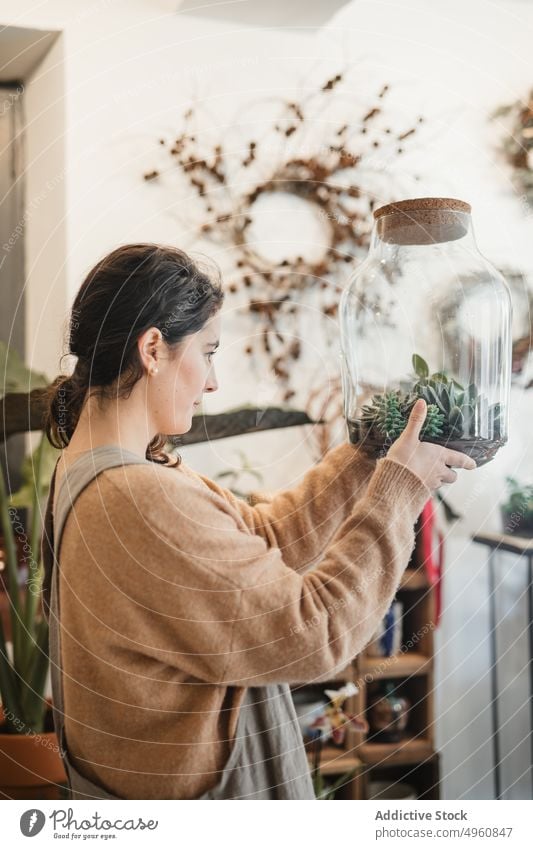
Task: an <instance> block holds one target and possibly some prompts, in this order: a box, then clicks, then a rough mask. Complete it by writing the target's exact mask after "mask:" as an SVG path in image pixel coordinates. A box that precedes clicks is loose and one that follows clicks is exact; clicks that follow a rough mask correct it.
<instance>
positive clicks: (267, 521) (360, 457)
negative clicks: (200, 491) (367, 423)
mask: <svg viewBox="0 0 533 849" xmlns="http://www.w3.org/2000/svg"><path fill="white" fill-rule="evenodd" d="M375 467H376V461H375V460H373V459H371V458H369V457H368V455H366V454H365V453H364V452H363V451H361V449H360V448H357V447H355V446H354V445H352V444H351V443H349V442H346V443H343V444H342V445H338V446H337V447H335V448H332V449H331V450H330V451H328V452H327V453H326V455H325V456H324V457H323V458H322V460H321V461H320V462H319V463H317V464H316V465H315V466H314V467H313V468H311V469H310V470H309V471H308V472H307V473H306V474H305V475H304V477H303V478H302V480H301V482H300V483H299V484H298V485H297V486H295V487H293V488H292V489H287V490H283V491H282V492H278V493H276V494H275V495H274V496H273V497H272V498H269V499H268V500H267V501H262V502H260V503H256V504H255V505H254V506H252V505H250V504H249V503H247V502H246V501H244V500H243V499H241V498H237V497H236V496H235V495H234V494H233V493H232V492H230V490H228V489H225V488H224V487H222V486H219V484H217V483H216V482H215V481H212V480H210V478H208V477H205V476H204V475H197V473H196V472H193V471H192V470H191V469H189V467H187V472H188V473H191V472H192V474H193V475H197V477H198V478H200V479H201V480H202V481H203V483H204V484H206V485H207V486H208V487H209V488H210V490H211V491H212V492H214V493H216V494H218V495H220V496H222V497H223V498H225V499H226V500H227V501H229V502H230V504H232V506H233V507H234V508H235V509H236V510H238V512H239V513H240V515H241V517H242V519H243V520H244V522H245V524H246V526H247V527H248V528H249V529H250V531H251V532H252V533H254V534H257V535H259V536H261V537H263V539H264V540H265V541H266V542H267V543H268V545H269V546H272V547H276V548H279V549H280V551H281V554H282V556H283V560H284V562H285V564H286V565H287V566H289V567H290V568H291V569H294V570H295V571H297V572H305V571H307V570H308V569H309V568H310V566H312V565H313V563H315V562H316V561H317V559H318V558H319V557H320V556H321V555H322V554H323V553H324V551H325V550H326V548H327V546H328V544H329V542H330V541H331V540H332V538H333V537H334V535H335V533H336V532H337V531H338V529H339V527H340V525H341V524H342V522H343V521H344V520H345V519H346V518H347V517H348V516H349V514H350V512H351V511H352V509H353V506H354V504H355V502H356V501H357V499H358V498H360V497H361V496H362V494H363V492H364V490H365V488H366V487H367V486H368V482H369V480H370V478H371V475H372V472H373V471H374V469H375Z"/></svg>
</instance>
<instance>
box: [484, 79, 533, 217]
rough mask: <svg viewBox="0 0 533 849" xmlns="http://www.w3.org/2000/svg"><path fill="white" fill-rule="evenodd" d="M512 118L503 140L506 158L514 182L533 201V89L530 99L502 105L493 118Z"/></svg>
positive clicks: (528, 199)
mask: <svg viewBox="0 0 533 849" xmlns="http://www.w3.org/2000/svg"><path fill="white" fill-rule="evenodd" d="M502 117H507V118H509V119H510V122H511V123H510V127H509V132H508V133H507V134H506V135H505V138H504V139H503V142H502V149H503V151H504V153H505V156H506V159H507V161H508V162H509V164H510V165H511V166H512V168H513V172H514V175H513V176H514V179H513V182H514V184H515V186H516V189H517V190H518V191H519V192H520V193H521V195H522V196H523V199H524V200H525V201H526V202H528V203H531V202H533V89H532V90H531V91H530V93H529V98H528V100H527V101H526V102H525V103H524V102H523V101H521V100H518V101H516V102H515V103H511V104H507V105H504V106H500V107H499V108H498V109H496V111H495V112H493V114H492V118H493V119H496V118H502Z"/></svg>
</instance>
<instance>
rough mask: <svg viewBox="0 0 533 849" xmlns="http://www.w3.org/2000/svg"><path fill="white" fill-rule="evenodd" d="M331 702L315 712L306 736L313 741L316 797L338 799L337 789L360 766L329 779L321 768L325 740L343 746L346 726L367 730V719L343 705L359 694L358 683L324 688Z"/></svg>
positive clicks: (312, 774) (311, 743) (350, 682)
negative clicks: (347, 710)
mask: <svg viewBox="0 0 533 849" xmlns="http://www.w3.org/2000/svg"><path fill="white" fill-rule="evenodd" d="M324 692H325V694H326V696H327V698H328V702H327V703H326V704H324V705H323V706H321V708H320V710H319V711H318V712H315V715H314V716H313V719H312V720H311V722H309V723H308V724H307V727H306V728H305V736H306V737H307V738H308V739H309V741H310V749H311V753H312V769H311V777H312V780H313V789H314V791H315V796H316V798H317V800H321V799H335V794H336V793H337V791H338V790H340V789H341V788H342V787H344V786H345V785H346V784H347V783H348V782H349V781H351V780H352V779H353V777H354V776H355V774H356V773H357V770H358V767H353V768H352V769H350V770H348V771H347V772H344V773H342V774H341V775H340V776H338V777H337V778H335V779H333V780H332V779H329V778H326V777H325V775H324V772H323V770H322V754H323V749H324V743H325V742H326V741H327V740H331V741H332V743H333V744H334V745H335V746H342V744H343V743H344V739H345V737H346V729H347V728H348V726H350V725H351V726H352V727H353V728H355V730H356V731H364V732H366V731H368V724H367V722H366V720H365V719H363V718H361V717H359V716H355V715H354V714H349V713H347V712H346V710H345V709H344V708H343V704H344V702H345V701H346V699H347V698H349V697H350V696H354V695H355V694H356V693H358V688H357V687H356V685H355V684H354V683H353V682H352V681H349V682H348V683H347V684H345V685H344V687H341V688H340V690H325V691H324Z"/></svg>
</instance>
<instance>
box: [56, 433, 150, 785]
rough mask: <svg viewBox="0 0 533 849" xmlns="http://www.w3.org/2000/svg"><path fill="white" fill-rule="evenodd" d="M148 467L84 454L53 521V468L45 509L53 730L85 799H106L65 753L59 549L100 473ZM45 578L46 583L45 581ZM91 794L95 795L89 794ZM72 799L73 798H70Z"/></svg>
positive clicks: (68, 476)
mask: <svg viewBox="0 0 533 849" xmlns="http://www.w3.org/2000/svg"><path fill="white" fill-rule="evenodd" d="M137 464H138V465H142V464H151V461H150V460H145V459H143V458H141V457H139V456H138V455H137V454H134V453H133V452H131V451H126V450H124V449H122V448H121V447H120V446H118V445H116V446H115V445H105V446H101V447H99V448H96V449H94V450H93V451H89V452H86V453H84V454H83V455H82V456H81V457H79V458H78V459H77V460H76V461H75V462H74V463H72V465H71V466H69V468H68V469H66V470H65V472H64V476H63V479H62V481H61V485H60V489H59V493H58V499H57V510H56V516H55V518H54V516H53V513H52V508H53V499H54V491H55V479H56V471H57V464H56V468H55V469H54V473H53V476H52V481H51V486H50V493H49V496H48V503H47V506H46V515H45V525H44V533H43V560H44V561H45V586H44V587H43V594H44V601H45V605H44V609H45V615H46V617H47V619H48V623H49V656H50V678H51V683H52V700H53V701H52V711H53V717H54V726H55V730H56V734H57V737H58V742H59V747H60V752H61V757H62V759H63V764H64V766H65V772H66V773H67V779H68V783H69V787H70V788H72V787H73V786H74V785H76V786H78V787H79V786H80V784H83V785H84V789H85V790H86V791H87V795H88V796H89V797H91V798H93V797H94V795H96V798H98V797H99V796H100V797H102V798H105V797H106V796H107V797H108V798H109V795H108V794H106V793H104V794H103V796H102V794H101V793H100V794H98V790H99V789H100V788H98V787H97V785H95V784H93V783H92V782H90V781H89V780H88V779H86V778H84V777H83V776H81V774H80V773H78V772H77V770H76V769H75V767H74V766H73V765H72V763H71V761H70V758H69V755H68V749H67V741H66V736H65V711H64V697H63V679H62V665H61V636H60V626H59V619H60V604H59V559H58V557H59V549H60V544H61V538H62V534H63V530H64V528H65V524H66V521H67V518H68V516H69V514H70V510H71V509H72V507H73V505H74V502H75V501H76V498H77V497H78V496H79V495H80V494H81V492H83V490H84V489H85V488H86V487H87V486H88V485H89V484H90V483H91V482H92V481H93V480H94V479H95V478H96V477H97V476H98V475H99V474H100V473H101V472H103V471H105V470H106V469H112V468H115V467H117V466H125V465H137ZM47 578H48V580H47ZM92 790H94V791H95V793H92V792H91V791H92ZM71 798H72V797H71Z"/></svg>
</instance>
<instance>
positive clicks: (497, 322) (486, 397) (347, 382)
mask: <svg viewBox="0 0 533 849" xmlns="http://www.w3.org/2000/svg"><path fill="white" fill-rule="evenodd" d="M470 212H471V208H470V205H469V204H468V203H465V202H464V201H461V200H455V199H452V198H415V199H414V200H402V201H398V202H396V203H391V204H387V205H386V206H383V207H381V208H379V209H376V210H375V211H374V219H375V220H374V229H373V232H372V238H371V244H370V249H369V253H368V257H367V258H366V259H365V261H364V262H363V263H362V264H361V265H359V267H358V268H357V269H356V270H355V272H354V274H353V275H352V277H351V279H350V280H349V282H348V285H347V286H346V288H345V290H344V292H343V294H342V297H341V302H340V307H339V317H340V331H341V371H342V380H343V395H344V412H345V416H346V420H347V425H348V432H349V436H350V440H351V441H352V442H354V443H360V444H362V446H363V447H364V448H365V450H366V451H368V452H369V453H371V454H373V455H375V456H384V455H385V454H386V452H387V450H388V448H389V447H390V445H391V444H392V442H394V440H395V439H397V438H398V436H399V435H400V433H401V432H402V430H403V429H404V427H405V424H406V422H407V419H408V417H409V413H410V411H411V409H412V407H413V405H414V403H415V401H416V400H417V398H424V399H425V400H426V402H427V405H428V409H427V416H426V420H425V422H424V427H423V430H422V433H421V437H420V438H421V439H424V440H426V441H428V442H435V443H438V444H443V445H448V446H449V447H450V448H453V449H455V450H458V451H463V452H464V453H466V454H468V455H469V456H470V457H472V458H473V459H474V460H475V461H476V463H477V465H478V466H480V465H482V464H484V463H486V462H488V461H489V460H491V459H492V458H493V457H494V455H495V454H496V452H497V451H498V449H499V448H500V447H501V446H502V445H504V444H505V442H506V441H507V438H508V416H509V393H510V378H511V344H512V343H511V297H510V293H509V289H508V287H507V284H506V282H505V280H504V278H503V276H502V275H501V274H500V272H499V271H497V269H496V268H494V266H492V265H491V264H490V263H489V262H488V261H487V260H486V259H485V257H483V256H482V255H481V254H480V252H479V250H478V248H477V245H476V241H475V237H474V232H473V228H472V221H471V217H470Z"/></svg>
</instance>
